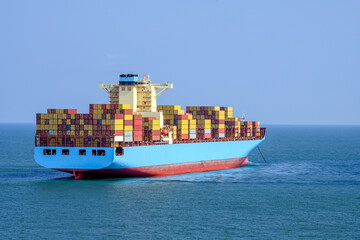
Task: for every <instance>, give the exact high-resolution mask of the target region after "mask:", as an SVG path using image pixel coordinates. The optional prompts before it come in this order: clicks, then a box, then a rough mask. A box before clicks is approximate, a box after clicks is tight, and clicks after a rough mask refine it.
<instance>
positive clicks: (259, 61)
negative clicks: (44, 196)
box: [0, 0, 360, 124]
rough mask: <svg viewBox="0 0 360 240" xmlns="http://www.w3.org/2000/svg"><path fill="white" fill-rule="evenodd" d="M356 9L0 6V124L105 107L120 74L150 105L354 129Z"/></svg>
mask: <svg viewBox="0 0 360 240" xmlns="http://www.w3.org/2000/svg"><path fill="white" fill-rule="evenodd" d="M359 12H360V1H348V0H345V1H329V0H326V1H325V0H324V1H322V0H314V1H88V0H87V1H38V0H33V1H1V2H0V30H1V33H2V34H1V38H0V80H1V88H0V109H1V114H0V122H34V121H35V113H37V112H45V111H46V109H47V108H77V109H78V110H79V111H80V112H87V111H88V104H89V103H106V102H107V95H106V93H105V91H103V90H101V89H98V83H99V82H107V83H115V82H117V81H118V75H119V73H121V72H123V73H128V72H134V73H139V74H142V73H146V74H149V75H150V76H151V78H152V80H153V82H157V83H162V82H167V81H172V82H173V83H174V89H171V90H168V91H167V92H165V93H164V94H163V95H162V96H161V97H160V98H159V99H158V103H159V104H179V105H182V106H183V107H185V106H188V105H192V106H194V105H195V106H196V105H216V106H219V105H221V106H233V107H234V109H235V113H236V115H238V116H239V115H241V114H242V113H243V112H245V113H246V116H247V118H248V119H249V120H260V121H261V122H262V123H266V124H360V109H359V106H360V96H359V92H360V14H359Z"/></svg>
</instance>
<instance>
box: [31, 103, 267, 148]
mask: <svg viewBox="0 0 360 240" xmlns="http://www.w3.org/2000/svg"><path fill="white" fill-rule="evenodd" d="M158 111H162V112H163V117H164V126H166V127H167V128H168V129H171V130H172V132H173V138H174V139H177V140H181V141H180V142H184V141H185V142H186V141H191V140H196V139H198V140H206V141H208V140H209V139H213V140H214V141H217V140H216V139H219V140H221V139H224V138H227V139H239V138H251V137H255V138H261V137H262V136H264V135H265V130H264V129H260V128H259V126H260V122H250V121H240V119H239V118H234V117H233V109H232V108H231V107H209V106H198V107H194V106H192V107H187V108H186V111H187V113H185V112H184V110H181V107H180V106H179V105H159V106H158ZM160 140H161V129H160V120H158V119H155V118H147V117H142V115H140V114H134V113H133V111H132V109H130V105H129V104H90V106H89V114H78V113H77V110H76V109H48V111H47V113H46V114H37V115H36V145H37V146H70V147H71V146H74V147H91V146H92V147H118V146H122V145H124V144H125V145H129V144H130V145H133V144H138V145H141V144H145V143H146V144H149V143H150V144H152V143H153V142H155V141H160Z"/></svg>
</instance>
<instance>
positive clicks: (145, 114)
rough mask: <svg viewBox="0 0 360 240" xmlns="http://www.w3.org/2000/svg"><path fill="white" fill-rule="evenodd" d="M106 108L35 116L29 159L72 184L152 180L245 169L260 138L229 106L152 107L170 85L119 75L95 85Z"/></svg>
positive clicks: (256, 129)
mask: <svg viewBox="0 0 360 240" xmlns="http://www.w3.org/2000/svg"><path fill="white" fill-rule="evenodd" d="M99 88H100V89H104V90H105V91H106V92H107V93H108V94H109V100H110V101H109V102H110V103H109V104H90V105H89V113H77V110H76V109H47V113H38V114H36V133H35V161H36V162H37V163H38V164H40V165H41V166H44V167H46V168H51V169H55V170H60V171H64V172H68V173H71V174H73V175H74V177H75V179H87V178H110V177H154V176H163V175H171V174H182V173H189V172H202V171H211V170H220V169H226V168H237V167H242V166H246V165H247V163H248V155H249V153H250V152H251V151H252V150H253V149H255V148H256V147H257V146H258V145H259V144H260V143H261V142H262V141H264V139H265V130H266V129H265V128H260V122H258V121H245V118H237V117H234V116H233V108H232V107H220V106H188V107H186V109H185V110H183V109H181V106H180V105H157V98H158V97H159V96H160V95H161V94H162V93H164V92H165V91H166V90H167V89H170V88H173V84H172V83H170V82H168V83H166V84H153V83H151V80H150V77H149V76H146V75H144V76H143V77H142V78H139V77H138V75H136V74H121V75H120V79H119V82H118V84H104V83H102V84H100V85H99Z"/></svg>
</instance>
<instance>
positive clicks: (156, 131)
mask: <svg viewBox="0 0 360 240" xmlns="http://www.w3.org/2000/svg"><path fill="white" fill-rule="evenodd" d="M150 134H152V135H159V136H160V130H152V131H150Z"/></svg>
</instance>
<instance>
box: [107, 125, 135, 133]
mask: <svg viewBox="0 0 360 240" xmlns="http://www.w3.org/2000/svg"><path fill="white" fill-rule="evenodd" d="M111 127H114V130H115V131H118V130H120V131H121V130H123V129H124V125H118V124H116V125H114V126H111ZM131 127H132V126H131ZM125 131H127V130H125ZM129 131H130V130H129Z"/></svg>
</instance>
